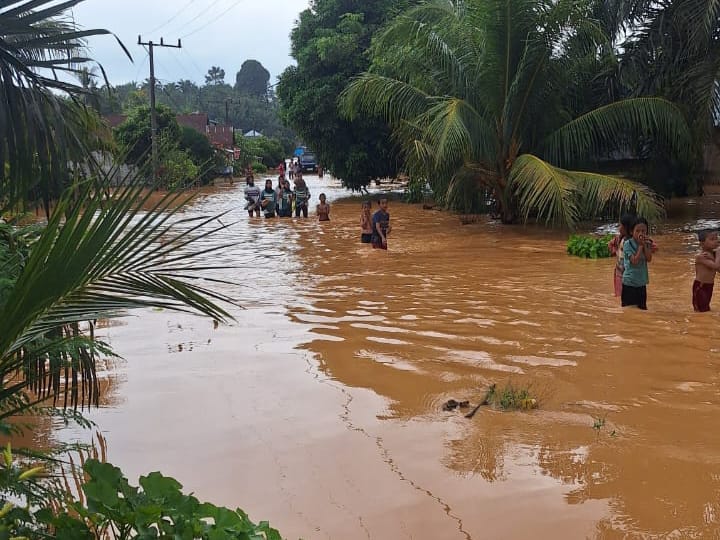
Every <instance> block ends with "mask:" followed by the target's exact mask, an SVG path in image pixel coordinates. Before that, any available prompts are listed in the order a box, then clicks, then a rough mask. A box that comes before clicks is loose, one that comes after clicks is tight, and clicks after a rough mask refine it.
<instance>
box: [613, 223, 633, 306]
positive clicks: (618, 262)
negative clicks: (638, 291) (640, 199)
mask: <svg viewBox="0 0 720 540" xmlns="http://www.w3.org/2000/svg"><path fill="white" fill-rule="evenodd" d="M634 224H635V216H634V215H632V214H624V215H623V216H622V217H621V218H620V226H619V227H618V234H617V235H616V236H615V238H613V239H612V240H610V242H608V249H609V250H610V254H611V255H612V256H613V257H615V271H614V272H613V284H614V286H615V296H617V297H620V296H621V295H622V278H623V272H624V271H625V263H624V254H623V243H624V242H625V240H626V239H628V238H630V231H631V230H632V227H633V225H634Z"/></svg>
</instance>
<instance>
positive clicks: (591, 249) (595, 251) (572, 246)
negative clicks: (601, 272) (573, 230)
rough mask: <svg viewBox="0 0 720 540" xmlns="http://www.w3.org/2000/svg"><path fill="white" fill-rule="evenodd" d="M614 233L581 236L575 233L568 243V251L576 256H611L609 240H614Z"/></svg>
mask: <svg viewBox="0 0 720 540" xmlns="http://www.w3.org/2000/svg"><path fill="white" fill-rule="evenodd" d="M612 238H613V235H612V234H606V235H604V236H581V235H575V234H573V235H572V236H570V239H569V240H568V243H567V252H568V253H569V254H570V255H575V256H576V257H583V258H585V259H603V258H606V257H610V250H609V249H608V242H610V240H612Z"/></svg>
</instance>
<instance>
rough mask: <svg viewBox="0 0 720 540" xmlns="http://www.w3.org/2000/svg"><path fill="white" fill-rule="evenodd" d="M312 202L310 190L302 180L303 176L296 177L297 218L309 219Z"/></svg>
mask: <svg viewBox="0 0 720 540" xmlns="http://www.w3.org/2000/svg"><path fill="white" fill-rule="evenodd" d="M309 201H310V190H309V189H308V187H307V184H306V183H305V180H303V179H302V175H295V217H300V212H302V215H303V217H308V202H309Z"/></svg>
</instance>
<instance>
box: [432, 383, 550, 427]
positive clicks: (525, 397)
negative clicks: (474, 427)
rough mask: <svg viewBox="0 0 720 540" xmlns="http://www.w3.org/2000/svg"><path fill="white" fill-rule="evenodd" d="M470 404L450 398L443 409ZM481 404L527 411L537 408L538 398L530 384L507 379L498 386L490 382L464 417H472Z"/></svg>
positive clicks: (503, 409)
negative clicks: (517, 383) (480, 397)
mask: <svg viewBox="0 0 720 540" xmlns="http://www.w3.org/2000/svg"><path fill="white" fill-rule="evenodd" d="M469 406H470V402H469V401H457V400H455V399H450V400H448V401H446V402H445V404H443V410H445V411H452V410H455V409H457V408H460V409H465V408H467V407H469ZM483 406H489V407H492V408H493V409H497V410H500V411H529V410H532V409H537V408H538V398H537V396H535V394H534V393H533V392H532V387H531V386H530V385H520V386H518V385H516V384H514V383H513V382H512V381H508V382H507V383H505V385H503V386H501V387H498V386H497V384H491V385H490V386H489V387H488V389H487V391H486V392H485V397H483V398H482V399H481V400H480V402H479V403H478V404H477V405H476V406H475V407H474V408H473V409H472V410H471V411H470V412H469V413H467V414H466V415H465V418H472V417H473V416H475V414H477V412H478V411H479V410H480V408H481V407H483Z"/></svg>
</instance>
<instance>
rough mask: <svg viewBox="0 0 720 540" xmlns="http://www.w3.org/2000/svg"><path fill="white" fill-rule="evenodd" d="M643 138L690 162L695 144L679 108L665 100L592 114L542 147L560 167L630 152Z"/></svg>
mask: <svg viewBox="0 0 720 540" xmlns="http://www.w3.org/2000/svg"><path fill="white" fill-rule="evenodd" d="M641 138H644V139H647V140H651V141H655V142H657V143H660V144H662V145H664V146H665V147H667V148H670V149H673V150H676V151H677V153H678V154H679V156H678V157H680V158H685V159H687V157H688V156H687V154H686V152H687V150H688V149H689V148H690V146H691V144H692V139H691V136H690V131H689V129H688V125H687V122H686V121H685V118H684V116H683V114H682V112H681V111H680V110H679V109H678V107H677V106H676V105H674V104H673V103H671V102H669V101H667V100H666V99H662V98H651V97H644V98H631V99H625V100H621V101H616V102H614V103H610V104H608V105H605V106H602V107H599V108H597V109H595V110H593V111H590V112H588V113H586V114H584V115H582V116H580V117H578V118H576V119H574V120H572V121H570V122H568V123H567V124H565V125H563V126H562V127H561V128H560V129H558V130H556V131H555V132H553V133H551V134H550V135H549V136H548V137H546V138H545V140H544V141H543V142H542V144H541V146H540V150H541V152H542V155H543V156H544V157H545V158H546V159H548V160H549V161H551V162H553V163H556V164H558V165H564V164H569V163H573V162H577V161H579V160H582V159H587V158H589V157H591V156H597V155H603V154H604V153H607V152H608V151H610V150H616V149H621V150H624V149H627V148H628V146H629V143H628V141H630V140H639V139H641Z"/></svg>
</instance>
